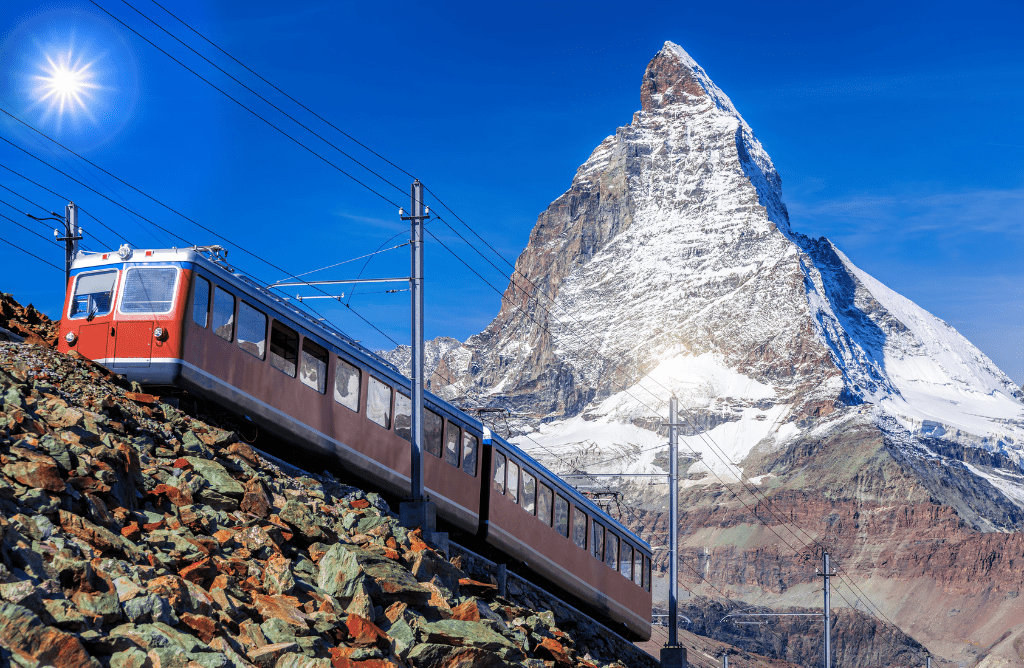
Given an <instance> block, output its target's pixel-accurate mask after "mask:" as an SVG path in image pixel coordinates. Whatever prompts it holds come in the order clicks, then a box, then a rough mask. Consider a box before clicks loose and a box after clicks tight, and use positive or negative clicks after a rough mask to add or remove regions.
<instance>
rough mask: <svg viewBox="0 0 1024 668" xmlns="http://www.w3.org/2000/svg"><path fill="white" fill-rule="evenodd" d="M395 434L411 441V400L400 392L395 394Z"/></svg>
mask: <svg viewBox="0 0 1024 668" xmlns="http://www.w3.org/2000/svg"><path fill="white" fill-rule="evenodd" d="M395 434H396V435H397V436H400V437H402V438H404V439H405V440H407V441H409V442H410V443H411V442H412V400H411V399H409V397H407V396H405V395H404V394H402V393H401V392H399V393H398V394H396V395H395Z"/></svg>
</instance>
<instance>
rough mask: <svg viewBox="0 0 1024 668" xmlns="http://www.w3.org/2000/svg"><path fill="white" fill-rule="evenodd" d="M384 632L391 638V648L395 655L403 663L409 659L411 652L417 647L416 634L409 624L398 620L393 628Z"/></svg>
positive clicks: (388, 628)
mask: <svg viewBox="0 0 1024 668" xmlns="http://www.w3.org/2000/svg"><path fill="white" fill-rule="evenodd" d="M382 630H383V631H384V632H385V633H387V634H388V637H389V638H391V641H392V643H391V646H392V649H393V650H394V652H395V654H396V655H398V656H399V657H401V659H402V660H403V661H404V660H405V659H407V658H408V657H409V652H410V651H411V650H412V648H413V647H414V646H415V645H416V632H415V631H413V630H412V627H411V626H409V623H408V622H407V621H405V620H404V619H397V620H395V621H394V622H393V623H392V624H391V626H388V627H387V628H385V629H382Z"/></svg>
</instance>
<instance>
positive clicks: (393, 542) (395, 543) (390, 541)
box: [384, 536, 398, 550]
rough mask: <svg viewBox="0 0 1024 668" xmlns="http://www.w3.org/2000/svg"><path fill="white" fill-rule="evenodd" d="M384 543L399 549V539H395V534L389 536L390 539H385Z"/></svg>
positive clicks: (393, 548)
mask: <svg viewBox="0 0 1024 668" xmlns="http://www.w3.org/2000/svg"><path fill="white" fill-rule="evenodd" d="M384 544H385V545H387V546H388V547H390V548H391V549H392V550H397V549H398V541H397V540H395V537H394V536H388V539H387V540H386V541H384Z"/></svg>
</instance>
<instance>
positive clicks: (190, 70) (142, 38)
mask: <svg viewBox="0 0 1024 668" xmlns="http://www.w3.org/2000/svg"><path fill="white" fill-rule="evenodd" d="M89 2H90V3H92V4H93V5H95V6H96V7H97V8H98V9H99V10H100V11H102V12H103V13H104V14H106V15H107V16H109V17H110V18H112V19H114V20H115V21H117V22H118V23H120V24H121V25H123V26H124V27H125V28H127V29H128V30H130V31H131V32H133V33H134V34H135V35H137V36H138V37H139V39H141V40H143V41H144V42H146V43H147V44H149V45H150V46H152V47H153V48H154V49H156V50H157V51H159V52H160V53H162V54H164V55H165V56H167V57H168V58H170V59H171V60H173V61H174V62H176V63H177V64H179V65H181V66H182V67H184V68H185V69H186V70H188V71H189V72H191V73H192V74H194V75H195V76H197V77H199V78H200V79H202V80H203V81H204V82H205V83H206V84H207V85H209V86H210V87H211V88H213V89H214V90H216V91H217V92H219V93H221V94H222V95H224V96H225V97H227V98H228V99H229V100H231V101H232V102H234V103H235V104H237V105H238V106H240V107H241V108H242V109H245V110H246V111H248V112H249V113H250V114H252V115H253V116H255V117H256V118H258V119H260V120H261V121H263V122H264V123H266V124H267V125H269V126H270V127H272V128H274V129H275V130H277V131H278V132H280V133H281V134H282V135H284V136H285V137H287V138H288V139H290V140H291V141H293V142H295V144H297V145H298V146H301V147H302V148H304V149H306V150H307V151H309V152H310V153H312V154H313V155H315V156H316V157H318V158H320V159H321V160H323V161H324V162H325V163H327V164H328V165H330V166H331V167H333V168H334V169H336V170H338V171H339V172H341V173H342V174H344V175H345V176H347V177H348V178H350V179H352V180H353V181H355V182H356V183H358V184H359V185H361V186H362V187H364V188H366V189H367V190H369V191H370V192H372V193H373V194H374V195H376V196H377V197H380V198H381V199H382V200H384V201H385V202H387V203H388V204H390V205H392V206H394V207H396V208H397V207H398V204H395V203H394V202H392V201H391V200H390V199H388V198H387V197H386V196H385V195H383V194H382V193H380V192H378V191H377V190H375V189H373V188H371V187H370V186H368V185H366V184H365V183H363V182H362V181H360V180H359V179H357V178H356V177H354V176H352V175H351V174H349V173H348V172H346V171H345V170H344V169H342V168H341V167H339V166H337V165H336V164H334V163H333V162H331V161H330V160H328V159H327V158H325V157H324V156H322V155H320V154H319V153H317V152H316V151H314V150H313V149H311V148H309V147H308V146H306V145H305V144H303V143H302V142H300V141H299V140H298V139H296V138H295V137H293V136H291V135H290V134H288V133H287V132H285V131H284V130H282V129H281V128H279V127H277V126H276V125H274V124H273V123H271V122H270V121H268V120H267V119H265V118H263V117H262V116H260V115H259V114H258V113H256V112H255V111H253V110H252V109H250V108H249V107H247V106H245V105H244V104H243V103H241V102H239V101H238V100H236V99H235V98H234V97H232V96H231V95H230V94H229V93H227V92H226V91H224V90H223V89H221V88H219V87H218V86H217V85H216V84H214V83H213V82H211V81H209V80H208V79H206V78H205V77H203V75H201V74H199V73H198V72H196V71H195V70H193V69H192V68H191V67H189V66H188V65H186V64H185V63H183V62H181V61H180V60H178V59H177V58H175V57H174V56H172V55H171V54H169V53H168V52H167V51H164V50H163V49H161V48H160V47H159V46H157V45H156V44H154V43H153V42H152V41H151V40H149V39H148V38H146V37H145V36H144V35H142V33H140V32H139V31H137V30H136V29H135V28H132V27H131V26H130V25H128V24H127V23H125V22H124V21H122V20H121V19H119V18H117V17H116V16H114V15H113V14H111V13H110V12H108V11H107V10H106V9H104V8H103V7H101V6H100V5H99V4H98V3H97V2H96V0H89ZM129 6H130V5H129ZM133 9H134V8H133ZM339 150H340V149H339ZM389 185H394V184H389ZM403 192H404V191H403Z"/></svg>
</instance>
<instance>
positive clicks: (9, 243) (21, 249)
mask: <svg viewBox="0 0 1024 668" xmlns="http://www.w3.org/2000/svg"><path fill="white" fill-rule="evenodd" d="M0 241H2V242H4V243H5V244H7V245H8V246H14V247H15V248H17V249H18V250H20V251H21V252H22V253H25V254H26V255H31V256H32V257H34V258H35V259H37V260H39V261H40V262H42V263H43V264H48V265H50V266H51V267H53V268H54V269H56V270H57V271H59V272H61V273H64V270H63V269H61V268H60V267H58V266H57V265H55V264H54V263H52V262H50V261H48V260H44V259H43V258H41V257H39V256H38V255H36V254H35V253H31V252H29V251H27V250H25V249H24V248H22V247H21V246H19V245H17V244H14V243H11V242H10V241H8V240H7V239H4V238H3V237H0Z"/></svg>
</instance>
